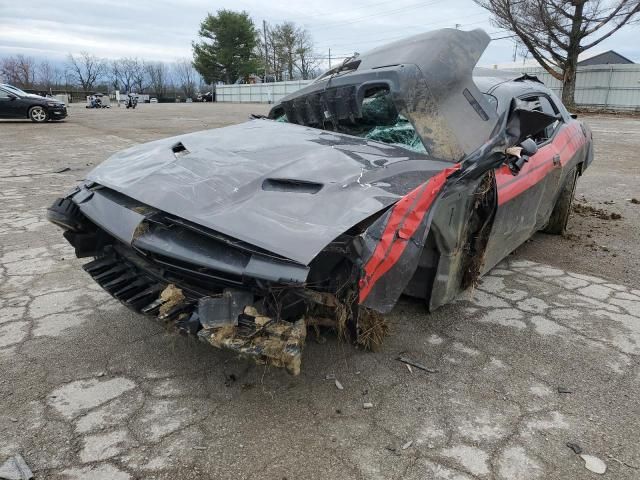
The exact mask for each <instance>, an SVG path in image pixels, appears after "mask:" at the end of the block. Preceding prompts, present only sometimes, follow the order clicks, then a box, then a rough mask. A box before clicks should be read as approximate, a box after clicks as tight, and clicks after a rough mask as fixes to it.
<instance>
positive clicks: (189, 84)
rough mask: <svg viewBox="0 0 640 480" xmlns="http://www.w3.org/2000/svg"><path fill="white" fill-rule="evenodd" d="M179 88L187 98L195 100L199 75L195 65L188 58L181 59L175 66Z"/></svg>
mask: <svg viewBox="0 0 640 480" xmlns="http://www.w3.org/2000/svg"><path fill="white" fill-rule="evenodd" d="M174 71H175V76H176V79H177V81H178V86H179V88H180V89H181V90H182V92H183V93H184V95H185V97H186V98H193V96H194V95H195V93H196V84H197V79H196V77H197V75H198V72H196V70H195V68H193V63H192V62H191V60H189V59H188V58H181V59H179V60H178V61H176V63H175V65H174Z"/></svg>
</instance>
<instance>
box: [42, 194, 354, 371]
mask: <svg viewBox="0 0 640 480" xmlns="http://www.w3.org/2000/svg"><path fill="white" fill-rule="evenodd" d="M48 218H49V220H50V221H52V222H53V223H55V224H57V225H58V226H60V227H62V228H63V229H64V236H65V238H66V239H67V240H68V241H69V242H70V243H71V244H72V245H73V246H74V248H75V251H76V255H77V256H78V257H79V258H84V257H93V258H94V260H92V261H90V262H89V263H87V264H85V265H84V267H83V268H84V270H85V271H86V272H87V273H88V274H89V275H91V277H92V278H93V279H94V280H95V281H96V282H97V283H98V284H99V285H100V286H101V287H102V288H104V289H105V290H106V291H107V292H109V293H110V294H111V295H112V296H113V297H115V298H116V299H118V300H119V301H120V302H122V303H123V304H125V305H126V306H128V307H129V308H131V309H133V310H135V311H136V312H139V313H142V314H145V315H149V316H153V317H156V318H157V319H159V320H160V321H162V322H163V323H164V324H165V326H167V327H168V328H169V329H172V330H175V331H178V332H180V333H183V334H190V335H195V336H197V337H198V338H199V339H200V340H203V341H205V342H207V343H209V344H211V345H213V346H215V347H218V348H223V349H227V350H231V351H234V352H236V353H238V354H241V355H243V356H248V357H251V358H253V359H254V360H255V361H256V362H258V363H264V364H269V365H273V366H277V367H283V368H285V369H286V370H287V371H288V372H289V373H291V374H294V375H296V374H298V373H299V372H300V365H301V356H302V349H303V346H304V342H305V338H306V333H307V321H309V322H310V323H311V324H313V325H314V326H318V325H319V324H321V325H322V326H334V327H336V328H337V327H338V323H337V321H334V323H333V325H332V324H331V321H330V320H328V318H329V317H332V318H336V315H335V311H336V309H337V308H338V307H340V308H341V309H342V311H344V312H346V311H347V310H348V311H349V314H348V315H347V314H346V313H345V314H344V318H343V323H342V325H341V326H340V329H341V330H342V329H343V330H345V331H346V330H349V328H348V327H347V326H346V323H347V322H348V319H351V318H352V317H353V315H352V314H351V312H350V308H347V307H345V306H344V305H342V304H341V303H340V301H338V300H337V297H335V296H334V295H332V294H331V293H330V292H328V291H327V290H326V288H325V291H322V289H320V290H317V291H311V290H309V289H308V276H309V271H310V267H308V266H304V265H300V264H297V263H295V262H292V261H289V260H287V259H284V258H281V257H278V256H276V255H274V254H271V253H269V252H266V251H263V250H260V249H258V248H256V247H253V246H250V245H247V244H244V243H243V242H241V241H238V240H235V239H231V238H229V237H226V236H223V235H220V234H218V233H216V232H212V231H210V230H207V229H204V228H203V227H199V226H197V225H194V224H191V223H189V222H186V221H185V220H183V219H180V218H175V217H172V216H170V215H167V214H165V213H163V212H160V211H158V210H156V209H153V208H150V207H148V206H145V205H141V204H139V203H138V202H136V201H134V200H133V199H131V198H129V197H125V196H124V195H121V194H119V193H117V192H114V191H112V190H109V189H107V188H104V187H102V186H99V185H91V184H89V185H83V186H81V187H80V188H78V189H76V190H75V191H74V192H72V193H71V194H70V195H68V196H67V197H66V198H63V199H58V200H57V201H56V202H55V203H54V205H52V206H51V207H50V208H49V210H48ZM325 287H326V286H325ZM327 288H328V287H327ZM354 298H355V296H354ZM332 312H333V313H332ZM325 314H326V315H325ZM314 315H321V316H322V318H323V319H324V320H323V321H319V320H318V317H316V316H314ZM323 315H324V316H323ZM347 317H348V319H347ZM351 330H354V329H353V328H351Z"/></svg>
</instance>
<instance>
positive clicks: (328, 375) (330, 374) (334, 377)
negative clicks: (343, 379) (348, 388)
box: [324, 373, 336, 380]
mask: <svg viewBox="0 0 640 480" xmlns="http://www.w3.org/2000/svg"><path fill="white" fill-rule="evenodd" d="M324 379H325V380H335V379H336V374H335V373H327V375H326V376H325V377H324Z"/></svg>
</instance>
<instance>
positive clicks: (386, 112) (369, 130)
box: [276, 89, 427, 153]
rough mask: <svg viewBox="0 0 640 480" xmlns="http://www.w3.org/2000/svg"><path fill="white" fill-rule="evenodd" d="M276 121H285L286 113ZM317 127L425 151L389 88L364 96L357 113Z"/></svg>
mask: <svg viewBox="0 0 640 480" xmlns="http://www.w3.org/2000/svg"><path fill="white" fill-rule="evenodd" d="M276 120H277V121H280V122H287V121H288V120H287V116H286V115H282V116H280V117H278V118H277V119H276ZM313 126H316V125H313ZM317 127H318V128H322V129H324V130H332V131H335V132H339V133H345V134H348V135H354V136H356V137H361V138H366V139H368V140H373V141H376V142H383V143H388V144H390V145H395V146H398V147H402V148H406V149H408V150H411V151H414V152H417V153H427V150H426V148H425V147H424V145H423V144H422V141H421V140H420V137H419V136H418V134H417V133H416V131H415V129H414V128H413V125H411V123H410V122H409V120H407V119H406V118H405V117H404V116H402V115H400V114H399V113H398V110H397V108H396V106H395V104H394V102H393V99H392V98H391V94H390V92H389V90H379V89H377V90H375V91H373V92H372V93H371V94H370V95H369V96H366V97H365V98H364V99H363V101H362V107H361V109H360V115H358V116H352V117H350V118H345V119H340V120H335V119H327V120H325V121H324V122H323V125H317Z"/></svg>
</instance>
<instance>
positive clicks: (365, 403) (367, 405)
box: [362, 402, 373, 410]
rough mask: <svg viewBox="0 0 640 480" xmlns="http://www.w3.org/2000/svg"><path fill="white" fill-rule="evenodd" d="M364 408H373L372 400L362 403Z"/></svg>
mask: <svg viewBox="0 0 640 480" xmlns="http://www.w3.org/2000/svg"><path fill="white" fill-rule="evenodd" d="M362 408H364V409H365V410H369V409H370V408H373V403H370V402H364V403H363V404H362Z"/></svg>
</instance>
